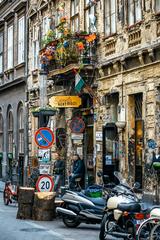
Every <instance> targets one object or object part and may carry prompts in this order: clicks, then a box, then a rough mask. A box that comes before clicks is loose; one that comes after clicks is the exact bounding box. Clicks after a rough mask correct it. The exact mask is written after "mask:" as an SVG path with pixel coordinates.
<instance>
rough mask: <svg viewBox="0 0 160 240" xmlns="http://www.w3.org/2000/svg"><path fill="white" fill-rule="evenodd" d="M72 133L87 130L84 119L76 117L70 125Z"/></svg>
mask: <svg viewBox="0 0 160 240" xmlns="http://www.w3.org/2000/svg"><path fill="white" fill-rule="evenodd" d="M70 129H71V131H72V133H82V132H83V131H84V129H85V123H84V121H83V119H82V118H80V117H75V118H73V119H72V121H71V123H70Z"/></svg>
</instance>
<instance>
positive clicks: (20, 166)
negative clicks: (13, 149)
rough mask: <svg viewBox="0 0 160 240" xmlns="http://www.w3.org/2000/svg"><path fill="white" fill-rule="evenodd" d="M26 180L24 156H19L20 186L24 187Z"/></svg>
mask: <svg viewBox="0 0 160 240" xmlns="http://www.w3.org/2000/svg"><path fill="white" fill-rule="evenodd" d="M23 180H24V154H22V153H20V154H19V159H18V182H19V185H20V186H23Z"/></svg>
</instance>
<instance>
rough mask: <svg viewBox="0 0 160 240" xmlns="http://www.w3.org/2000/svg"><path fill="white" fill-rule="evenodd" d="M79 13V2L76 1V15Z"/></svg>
mask: <svg viewBox="0 0 160 240" xmlns="http://www.w3.org/2000/svg"><path fill="white" fill-rule="evenodd" d="M78 12H79V0H75V13H78Z"/></svg>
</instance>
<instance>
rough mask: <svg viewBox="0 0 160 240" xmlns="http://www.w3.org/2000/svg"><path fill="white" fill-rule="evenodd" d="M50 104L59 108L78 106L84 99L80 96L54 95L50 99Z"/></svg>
mask: <svg viewBox="0 0 160 240" xmlns="http://www.w3.org/2000/svg"><path fill="white" fill-rule="evenodd" d="M49 104H50V105H51V106H52V107H57V108H77V107H79V106H80V105H81V104H82V100H81V98H80V97H78V96H53V97H51V98H50V99H49Z"/></svg>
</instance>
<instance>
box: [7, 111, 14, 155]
mask: <svg viewBox="0 0 160 240" xmlns="http://www.w3.org/2000/svg"><path fill="white" fill-rule="evenodd" d="M8 152H9V153H12V152H13V113H12V111H11V110H10V111H9V112H8Z"/></svg>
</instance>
